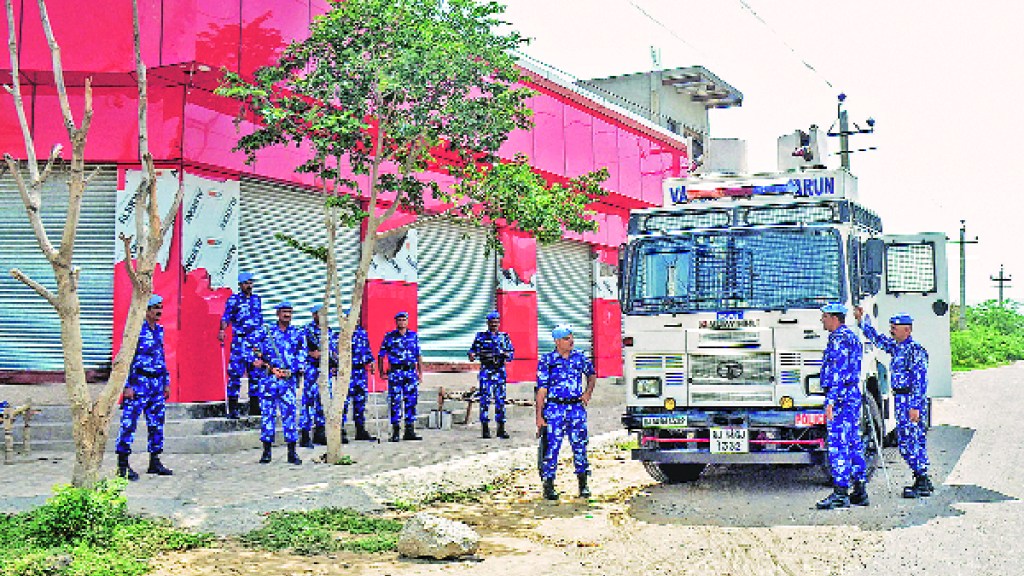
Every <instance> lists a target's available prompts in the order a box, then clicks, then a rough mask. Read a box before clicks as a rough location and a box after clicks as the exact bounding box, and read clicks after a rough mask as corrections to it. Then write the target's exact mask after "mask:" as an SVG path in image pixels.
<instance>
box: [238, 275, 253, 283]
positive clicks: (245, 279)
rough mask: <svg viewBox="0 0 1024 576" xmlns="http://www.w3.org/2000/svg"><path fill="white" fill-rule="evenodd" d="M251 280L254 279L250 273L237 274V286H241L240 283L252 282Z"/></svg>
mask: <svg viewBox="0 0 1024 576" xmlns="http://www.w3.org/2000/svg"><path fill="white" fill-rule="evenodd" d="M253 278H254V276H253V274H252V272H239V273H238V283H239V284H241V283H242V282H252V279H253Z"/></svg>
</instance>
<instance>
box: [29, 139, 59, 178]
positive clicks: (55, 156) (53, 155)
mask: <svg viewBox="0 0 1024 576" xmlns="http://www.w3.org/2000/svg"><path fill="white" fill-rule="evenodd" d="M63 149H64V147H63V146H61V145H60V144H54V145H53V150H50V158H49V160H47V161H46V167H45V168H43V173H42V174H40V175H39V179H38V180H36V182H35V185H36V186H39V185H40V184H42V183H43V182H46V179H47V178H49V177H50V172H52V171H53V164H54V163H55V162H56V161H57V160H59V159H60V152H61V150H63Z"/></svg>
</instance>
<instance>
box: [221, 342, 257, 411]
mask: <svg viewBox="0 0 1024 576" xmlns="http://www.w3.org/2000/svg"><path fill="white" fill-rule="evenodd" d="M246 340H247V337H246V336H245V335H239V334H233V335H232V336H231V354H230V355H229V356H228V390H227V395H228V398H238V394H239V392H240V391H241V389H242V376H244V375H245V374H246V373H247V372H248V374H249V398H259V397H260V392H259V390H260V388H259V383H260V378H259V377H258V376H257V375H254V374H253V371H254V368H253V366H252V364H251V363H249V362H246V360H245V352H246V351H245V342H246Z"/></svg>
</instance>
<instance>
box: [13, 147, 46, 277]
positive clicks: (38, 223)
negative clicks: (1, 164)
mask: <svg viewBox="0 0 1024 576" xmlns="http://www.w3.org/2000/svg"><path fill="white" fill-rule="evenodd" d="M4 160H6V161H7V168H8V169H9V170H10V171H11V175H12V176H14V181H15V182H16V183H17V184H18V192H19V193H20V194H21V201H22V203H23V204H25V212H27V213H28V221H29V223H30V224H32V232H33V233H34V234H35V236H36V242H37V243H38V244H39V249H40V250H41V251H42V252H43V256H45V257H46V259H47V260H48V261H49V262H51V263H52V262H53V261H54V260H56V258H57V251H56V250H55V249H54V248H53V243H52V242H50V237H49V235H47V234H46V228H45V227H43V219H42V217H41V216H40V215H39V211H40V208H41V206H40V204H41V203H42V201H41V199H40V198H39V197H38V196H37V195H35V194H32V193H31V192H29V188H28V184H26V183H25V179H24V178H23V177H22V175H21V170H19V169H18V161H17V160H15V159H14V158H12V157H11V155H10V154H4Z"/></svg>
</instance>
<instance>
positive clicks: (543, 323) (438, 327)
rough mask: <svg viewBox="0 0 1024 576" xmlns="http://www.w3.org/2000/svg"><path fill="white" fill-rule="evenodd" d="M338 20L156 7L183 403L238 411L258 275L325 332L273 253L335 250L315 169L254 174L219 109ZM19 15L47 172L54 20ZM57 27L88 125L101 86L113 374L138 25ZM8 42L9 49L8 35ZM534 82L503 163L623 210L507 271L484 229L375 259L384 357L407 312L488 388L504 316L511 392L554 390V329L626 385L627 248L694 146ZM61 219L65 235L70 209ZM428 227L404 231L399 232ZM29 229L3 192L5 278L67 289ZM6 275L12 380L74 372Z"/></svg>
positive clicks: (157, 117)
mask: <svg viewBox="0 0 1024 576" xmlns="http://www.w3.org/2000/svg"><path fill="white" fill-rule="evenodd" d="M327 8H328V6H327V3H325V2H322V1H318V0H241V1H240V2H232V3H215V2H201V1H199V0H141V1H140V11H141V19H142V38H143V47H144V48H143V59H144V61H145V62H146V64H147V66H148V67H149V68H148V70H149V72H148V74H149V81H150V94H149V99H150V104H149V130H150V148H151V151H152V153H153V155H154V157H155V158H156V159H157V162H158V167H159V168H161V191H162V193H163V194H164V195H165V196H167V195H168V194H172V193H173V191H174V189H176V187H177V186H179V185H184V186H185V189H186V192H185V200H184V202H183V206H182V208H181V211H180V212H179V214H178V215H177V220H176V223H175V227H174V230H173V232H172V234H171V236H170V238H169V246H168V248H167V250H166V254H164V255H163V257H162V263H161V266H160V270H159V273H158V275H157V280H156V291H157V292H158V293H160V294H161V295H163V296H164V298H165V300H164V302H165V314H164V325H165V329H166V345H167V352H168V364H169V366H170V367H171V371H172V401H179V402H187V401H205V400H220V399H223V397H224V379H223V365H224V356H223V354H224V351H223V350H222V348H221V347H220V346H219V344H218V343H217V340H216V332H217V328H218V322H219V317H220V313H221V311H222V310H223V306H224V302H225V300H226V298H227V295H228V294H230V290H231V288H233V287H234V279H235V277H236V275H237V272H238V271H239V270H248V271H252V272H255V273H256V275H257V280H256V291H257V292H258V293H260V294H262V295H263V297H264V308H265V313H266V317H267V318H268V319H270V317H271V316H270V312H272V306H273V304H274V303H276V300H280V299H290V300H291V301H292V302H293V303H294V304H295V305H296V314H295V317H296V322H299V323H305V322H307V321H308V313H307V311H306V307H307V306H308V305H310V304H312V303H313V302H314V301H315V300H316V299H317V298H318V293H319V290H320V285H318V283H317V280H318V279H320V278H322V276H323V274H322V271H320V270H318V269H317V268H318V265H317V264H316V263H314V262H312V261H308V260H303V258H304V257H303V256H301V255H297V254H296V253H294V252H289V249H288V248H287V247H285V246H283V243H281V242H279V241H276V240H275V239H274V238H273V233H274V232H275V231H288V232H289V233H296V234H301V233H303V232H304V231H305V232H307V233H308V234H309V235H310V236H311V237H313V239H315V237H316V235H317V234H318V233H319V234H322V230H319V229H320V228H322V225H321V217H320V216H319V211H318V208H317V207H318V206H319V205H320V204H321V203H320V202H319V200H318V198H317V197H318V194H317V192H316V182H315V181H314V180H313V178H312V177H311V176H309V175H300V174H295V173H294V172H293V169H294V167H295V166H297V165H298V164H299V163H300V162H301V160H302V158H303V156H304V151H303V150H295V149H280V150H271V151H266V152H264V153H262V154H260V155H259V156H258V157H257V159H256V162H255V163H254V164H251V165H250V164H246V163H245V158H244V156H243V155H242V154H239V153H237V152H233V151H232V148H233V146H234V144H235V142H236V140H237V138H238V136H239V132H238V129H237V128H236V126H235V125H234V124H233V119H234V116H235V115H236V113H237V110H238V107H237V104H235V103H234V102H231V101H228V100H226V99H223V98H220V97H218V96H215V95H214V94H213V90H214V89H215V88H216V86H217V84H218V79H219V77H220V72H219V70H220V69H221V68H227V69H229V70H234V71H239V72H241V73H242V74H247V73H250V72H252V71H253V70H254V69H256V68H257V67H259V66H261V65H265V64H268V63H269V62H271V60H272V59H273V58H274V57H275V55H276V54H278V53H279V51H280V50H281V49H283V48H284V46H285V45H286V44H287V43H288V42H289V41H292V40H295V39H299V38H302V37H303V36H304V35H305V34H307V33H308V26H309V22H310V19H311V18H314V17H315V16H316V15H318V14H320V13H323V12H324V11H326V10H327ZM15 10H16V15H15V19H16V21H17V22H18V23H19V30H18V44H19V49H20V52H21V69H22V78H21V80H22V95H23V98H24V99H25V103H26V108H27V110H28V113H29V122H30V125H31V129H32V134H33V137H34V138H35V142H36V146H37V148H38V150H37V153H38V154H39V155H40V156H41V157H45V155H46V154H47V152H48V151H49V150H50V148H51V147H52V146H53V145H54V144H55V143H58V142H59V143H63V144H64V146H65V150H68V149H69V148H70V147H69V146H68V143H67V135H66V132H65V131H64V127H63V125H62V121H61V118H60V114H59V107H58V103H57V98H56V93H55V89H54V86H53V79H52V73H51V72H50V53H49V50H48V49H47V47H46V44H45V41H44V39H43V37H42V29H41V26H40V24H39V20H38V14H37V8H36V3H35V2H34V1H28V0H24V1H16V3H15ZM49 13H50V17H51V20H52V23H53V27H54V30H55V34H56V36H57V39H58V42H59V43H60V45H61V49H62V55H63V61H64V67H65V75H66V79H67V81H68V83H69V91H70V93H71V102H72V107H73V109H74V110H75V113H76V115H78V116H80V114H81V107H82V86H83V83H84V81H85V78H87V77H91V78H92V81H93V100H94V109H95V115H94V120H93V125H92V130H91V132H90V134H89V139H88V144H87V147H86V159H87V162H88V163H90V164H95V165H101V166H103V172H102V174H103V176H102V177H100V178H98V180H97V181H98V184H96V186H95V187H94V188H95V189H90V191H89V192H88V194H89V196H87V198H86V212H87V213H88V214H89V216H88V218H86V224H87V225H86V226H85V227H84V229H83V230H82V232H81V234H82V240H81V241H80V242H79V245H78V252H79V253H80V254H81V255H82V256H81V258H82V260H83V270H84V271H85V273H89V274H92V276H91V278H92V280H90V282H91V284H90V285H89V286H88V287H87V289H83V314H84V317H85V318H86V320H87V322H86V332H87V333H86V348H87V354H86V361H87V364H88V365H89V367H90V368H91V369H94V370H96V371H100V372H101V371H102V370H103V369H104V368H105V367H107V366H109V362H110V357H111V346H113V345H116V343H117V342H118V340H119V338H120V334H118V333H117V330H118V328H117V327H119V326H121V325H122V320H123V316H124V313H125V307H126V303H127V300H128V298H127V296H128V290H130V287H129V285H128V283H127V279H126V278H125V277H124V276H123V274H124V273H123V270H121V269H120V268H119V267H118V266H117V265H115V262H116V260H117V259H119V258H121V257H122V256H123V255H122V254H121V253H119V252H118V251H119V250H121V249H120V248H118V246H117V245H118V242H117V241H116V237H117V232H118V230H120V229H122V228H124V227H126V226H128V225H129V224H130V222H131V218H132V214H131V210H132V207H131V206H130V202H126V200H127V199H130V193H129V192H126V191H127V190H131V189H132V184H131V183H132V181H133V180H132V179H133V178H137V177H138V168H139V165H138V153H137V126H136V120H135V119H136V116H137V108H136V106H137V104H136V87H135V83H134V79H133V70H134V64H133V60H132V44H131V42H132V30H131V28H132V23H131V6H130V4H128V3H125V2H123V1H120V0H95V1H93V2H90V3H89V6H88V8H85V7H83V5H81V4H80V3H73V2H69V1H67V0H51V1H50V2H49ZM0 27H2V28H3V31H4V33H5V37H6V33H7V29H6V24H3V25H2V26H0ZM5 60H6V59H5ZM525 72H526V74H527V76H528V78H529V80H528V85H529V86H530V87H532V88H533V89H534V90H536V92H537V95H536V96H534V97H533V98H532V99H531V101H530V106H531V108H532V109H533V110H534V112H535V126H534V127H533V128H532V129H531V130H524V131H518V132H515V133H513V134H512V135H511V136H510V138H509V140H508V142H507V143H506V144H505V145H504V146H503V147H502V149H501V155H502V156H503V157H505V158H512V157H513V156H514V155H515V154H516V153H520V152H521V153H525V154H526V155H527V156H528V157H529V158H530V159H531V163H532V164H533V166H534V168H535V169H536V170H537V171H538V173H540V174H542V175H543V176H544V177H545V178H547V179H549V180H550V181H559V180H564V179H566V178H571V177H573V176H576V175H579V174H582V173H585V172H588V171H591V170H594V169H598V168H601V167H607V168H608V170H609V172H610V178H609V180H608V181H607V182H606V188H607V189H609V190H610V191H611V194H610V195H609V196H608V197H606V198H603V199H602V200H601V201H600V202H598V203H595V204H594V206H593V207H594V209H595V210H597V212H598V216H597V218H598V221H599V224H600V229H599V231H598V232H595V233H593V234H586V235H582V236H570V237H568V238H566V239H565V240H563V241H561V242H559V243H557V244H556V245H553V246H538V245H537V242H536V241H535V240H534V239H533V238H531V237H529V236H528V235H525V234H523V233H521V232H519V231H516V230H512V229H505V230H502V231H501V232H500V236H501V240H502V244H503V246H504V248H505V251H504V254H503V255H501V256H497V255H495V254H493V252H492V253H488V252H487V251H486V249H485V246H484V242H485V236H484V233H483V231H481V230H474V229H468V228H467V227H464V226H462V225H460V224H458V223H455V222H447V221H439V222H431V223H428V224H424V225H423V226H419V225H417V226H416V227H415V228H413V230H412V231H411V232H410V233H408V234H406V235H404V236H402V237H400V238H397V239H396V240H395V241H393V242H391V243H390V244H388V245H386V246H383V247H381V250H380V251H379V252H380V253H379V254H378V256H377V258H375V261H374V266H373V268H372V270H371V279H370V281H369V283H368V286H367V292H366V298H365V301H364V306H363V310H362V311H361V313H362V321H363V325H364V326H365V327H366V328H367V330H368V331H369V333H370V337H371V344H372V346H373V348H374V350H376V349H377V347H378V345H379V343H380V341H381V339H382V337H383V335H384V333H385V332H386V331H387V330H389V329H391V328H392V327H393V321H392V317H393V315H394V313H395V312H397V311H399V310H404V311H407V312H409V314H410V317H411V323H412V325H413V326H414V327H416V328H417V329H418V330H419V332H420V335H421V339H422V341H423V342H422V343H423V347H424V356H425V359H426V361H427V364H428V369H429V370H434V371H461V370H469V369H472V366H471V365H469V364H468V362H467V360H466V357H465V352H466V349H468V345H469V342H470V341H471V340H472V335H473V333H475V331H477V330H480V329H483V325H484V319H483V314H485V313H486V311H487V310H490V309H493V308H496V309H498V310H499V311H501V312H502V313H503V318H504V320H503V329H505V330H507V331H508V332H510V334H511V335H512V338H513V343H514V345H515V348H516V356H517V358H516V360H515V361H514V362H513V363H512V364H511V366H510V381H513V382H529V381H533V380H534V379H535V371H536V360H537V357H538V353H544V352H546V351H547V350H549V349H550V346H551V342H550V339H549V337H547V336H546V334H547V333H548V332H549V330H550V328H551V326H552V325H553V323H554V322H556V321H559V322H562V321H569V322H572V323H573V324H574V325H576V326H577V327H578V329H579V333H580V335H581V346H582V347H583V348H584V349H585V350H587V351H588V352H589V353H590V354H591V355H592V357H593V358H594V361H595V364H596V367H597V370H598V373H599V375H601V376H617V375H621V369H622V368H621V348H620V345H621V323H620V318H619V307H618V303H617V301H616V284H615V281H616V278H615V276H616V267H617V259H618V246H619V245H620V244H621V243H622V242H623V241H624V239H625V228H626V222H627V218H628V213H629V210H630V209H632V208H639V207H647V206H651V205H655V204H659V203H660V198H661V181H662V180H663V179H664V178H666V177H671V176H679V175H681V174H683V173H685V170H686V166H688V165H689V159H688V157H687V150H686V146H685V143H684V141H683V140H682V139H681V138H680V137H678V136H676V135H673V134H672V133H670V132H668V131H666V130H664V129H661V128H658V127H657V126H656V125H654V124H652V123H649V122H647V121H645V120H643V119H640V118H639V117H636V116H633V115H632V114H630V113H629V112H626V111H624V110H622V109H619V108H616V107H615V106H613V105H610V104H607V103H604V102H602V101H600V100H599V99H597V98H596V97H594V96H588V95H587V94H586V93H585V92H582V91H579V90H578V89H575V88H573V87H572V86H571V85H570V84H568V83H565V82H560V81H558V80H557V79H550V78H548V77H546V76H545V74H543V73H542V72H539V71H534V70H530V69H527V70H525ZM0 77H2V81H3V82H4V83H9V78H10V66H9V64H8V63H6V62H5V63H3V64H0ZM3 106H5V107H6V108H5V110H6V111H5V112H4V113H3V114H0V152H6V153H10V154H12V155H13V156H15V157H18V158H24V157H25V154H24V144H23V142H22V139H21V131H20V128H19V126H18V124H17V118H16V116H15V114H14V113H13V104H12V102H11V100H10V99H9V98H7V99H6V101H5V102H4V104H3ZM242 130H245V126H242ZM430 176H431V177H433V178H436V179H437V180H438V181H439V182H440V183H441V184H442V185H444V184H446V183H449V182H450V177H448V176H447V175H446V174H444V173H442V172H440V171H438V172H437V173H436V174H433V173H432V174H431V175H430ZM45 202H48V200H47V199H44V203H45ZM49 209H50V210H52V211H53V213H52V215H51V216H50V218H51V219H52V221H53V222H54V223H57V224H55V225H59V210H58V209H59V201H56V200H55V201H54V202H53V206H51V207H50V208H49ZM410 219H411V217H410V216H409V215H403V214H398V215H396V217H395V219H394V221H392V222H389V223H388V225H389V226H399V225H401V224H403V223H406V222H408V221H409V220H410ZM127 229H128V230H131V228H127ZM29 230H30V229H29V227H28V223H27V219H26V218H25V214H24V210H23V208H21V207H20V199H18V198H17V195H16V194H14V193H13V183H12V182H11V180H10V178H5V179H4V180H3V181H0V235H3V238H0V240H4V239H6V238H7V237H10V239H11V240H10V242H9V243H6V242H5V243H3V244H2V247H0V250H2V252H0V266H2V267H3V268H5V269H7V268H10V267H14V266H17V267H21V268H23V269H27V270H29V271H30V272H33V273H34V274H35V275H37V276H39V277H40V279H41V280H42V281H43V282H44V283H52V275H48V274H47V265H46V263H45V261H44V260H43V258H42V256H41V255H40V254H38V249H34V250H33V248H34V244H33V243H32V242H29V240H31V238H30V231H29ZM26 238H28V239H29V240H26ZM359 240H360V232H359V231H358V230H353V231H351V233H350V234H349V235H348V236H346V238H344V239H343V241H342V246H341V248H340V251H341V254H342V259H343V262H342V263H341V264H339V269H340V271H341V273H342V278H343V280H344V279H346V278H351V274H350V273H351V270H352V269H353V267H354V265H355V262H354V254H355V253H356V252H357V251H358V245H359ZM18 242H20V244H18ZM3 276H4V277H5V279H4V280H0V336H3V344H0V379H6V380H18V379H26V378H28V379H31V378H32V376H31V375H33V374H36V375H38V374H48V373H51V372H55V371H59V370H60V349H59V331H55V330H54V328H55V327H56V326H57V323H56V315H55V314H54V313H53V312H52V311H48V310H47V309H46V308H45V304H43V303H42V302H41V301H39V299H38V298H37V297H35V296H34V295H33V294H31V293H30V292H28V291H27V289H24V288H22V287H20V286H18V285H16V283H14V281H13V280H12V279H10V278H9V277H8V276H7V274H4V275H3ZM40 334H42V335H45V337H43V338H42V340H40V336H39V335H40ZM55 335H56V337H57V338H58V339H57V340H56V341H54V337H55ZM37 379H38V377H37ZM377 387H378V388H379V383H377Z"/></svg>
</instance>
